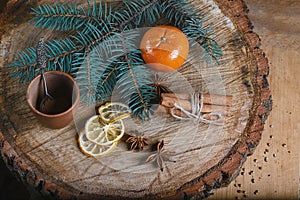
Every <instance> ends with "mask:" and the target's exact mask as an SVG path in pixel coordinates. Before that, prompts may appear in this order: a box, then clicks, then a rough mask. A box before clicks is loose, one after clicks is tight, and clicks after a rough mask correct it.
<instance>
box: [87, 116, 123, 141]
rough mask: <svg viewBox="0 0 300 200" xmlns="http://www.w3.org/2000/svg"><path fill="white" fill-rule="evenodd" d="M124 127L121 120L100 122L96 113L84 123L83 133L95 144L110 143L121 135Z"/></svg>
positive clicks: (117, 139)
mask: <svg viewBox="0 0 300 200" xmlns="http://www.w3.org/2000/svg"><path fill="white" fill-rule="evenodd" d="M124 129H125V128H124V124H123V121H122V120H118V121H115V122H113V123H101V121H100V122H99V118H98V115H94V116H92V117H91V118H90V119H89V120H88V121H87V122H86V124H85V135H86V138H87V139H88V140H89V141H91V142H93V143H95V144H97V145H111V144H112V143H114V142H116V141H119V140H120V139H121V138H122V137H123V135H124Z"/></svg>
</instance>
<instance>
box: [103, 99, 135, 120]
mask: <svg viewBox="0 0 300 200" xmlns="http://www.w3.org/2000/svg"><path fill="white" fill-rule="evenodd" d="M98 112H99V118H100V120H102V121H104V122H106V123H114V122H116V121H118V120H120V119H124V118H126V117H129V116H130V115H131V110H130V108H129V107H128V106H127V105H125V104H123V103H119V102H108V103H106V104H105V105H102V106H100V107H99V108H98Z"/></svg>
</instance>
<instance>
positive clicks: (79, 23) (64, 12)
mask: <svg viewBox="0 0 300 200" xmlns="http://www.w3.org/2000/svg"><path fill="white" fill-rule="evenodd" d="M87 3H88V7H87V10H86V9H85V8H84V7H83V6H77V5H63V4H59V3H56V4H54V6H51V5H49V4H44V5H40V6H38V7H37V8H35V9H32V15H33V18H32V20H31V21H33V22H34V25H35V26H36V27H42V28H44V29H52V30H59V31H66V30H76V29H80V28H82V27H84V26H85V25H86V24H90V23H95V22H99V21H102V22H107V21H110V17H111V15H112V8H111V6H109V5H108V4H107V3H102V2H100V3H99V5H97V2H96V0H94V1H93V3H92V5H91V3H90V1H87Z"/></svg>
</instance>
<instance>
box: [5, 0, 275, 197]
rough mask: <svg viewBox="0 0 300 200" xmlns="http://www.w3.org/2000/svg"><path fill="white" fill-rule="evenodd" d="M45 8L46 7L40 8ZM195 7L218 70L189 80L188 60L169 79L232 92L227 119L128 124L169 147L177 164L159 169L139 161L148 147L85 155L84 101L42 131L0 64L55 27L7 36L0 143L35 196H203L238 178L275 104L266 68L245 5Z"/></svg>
mask: <svg viewBox="0 0 300 200" xmlns="http://www.w3.org/2000/svg"><path fill="white" fill-rule="evenodd" d="M45 2H52V1H50V0H49V1H43V2H41V3H45ZM197 3H198V4H197V5H196V4H195V8H197V9H199V12H203V13H204V12H205V14H206V15H207V16H209V17H208V18H209V19H210V21H209V22H213V23H214V28H215V29H216V36H215V37H216V40H217V41H219V42H220V45H221V47H222V50H223V51H224V56H223V58H222V59H221V64H220V65H218V66H214V67H215V69H216V71H213V70H210V68H204V69H205V70H202V71H201V76H202V77H200V76H199V79H195V78H193V76H191V72H189V70H191V69H193V68H188V67H189V66H191V65H193V64H194V63H188V65H186V66H185V67H183V68H182V70H181V71H179V73H177V74H176V73H175V74H173V75H170V77H168V78H169V79H170V80H171V81H173V83H174V85H175V86H174V87H173V88H172V89H173V90H175V91H186V87H185V84H186V85H187V86H188V85H189V86H190V89H191V91H192V90H196V91H197V92H199V91H201V92H208V93H218V94H223V95H224V94H230V95H231V96H232V97H233V99H232V107H231V109H230V113H229V115H228V117H229V120H228V123H226V124H224V125H223V126H214V125H206V124H195V123H194V122H193V121H187V122H183V121H176V120H174V119H170V118H164V117H162V118H159V117H158V118H154V119H153V120H151V121H149V122H146V123H144V124H139V123H133V124H134V126H132V121H129V122H128V129H129V130H134V129H137V130H142V131H144V132H145V133H148V134H149V135H152V136H153V138H155V139H156V140H162V139H164V140H165V142H166V148H168V149H170V150H172V151H175V155H174V156H173V157H172V160H175V161H176V163H174V162H167V163H166V165H165V166H164V167H165V170H164V171H163V172H161V171H160V170H159V169H158V168H157V166H155V165H151V164H147V163H145V160H146V158H147V157H148V156H149V155H151V153H153V152H151V151H150V149H148V151H143V152H130V151H128V149H127V148H126V145H125V144H124V143H121V144H120V145H119V146H118V147H117V149H116V150H115V151H114V152H113V153H112V154H110V155H109V156H107V157H104V158H101V159H94V158H90V157H86V156H85V155H84V154H82V153H81V152H80V150H79V148H78V145H77V141H76V140H77V134H78V132H79V131H80V130H81V128H80V125H79V124H81V125H82V121H83V122H84V121H85V120H86V118H87V117H88V116H91V115H93V114H94V113H93V112H90V110H93V109H88V108H87V107H85V106H84V105H82V106H81V107H80V110H79V112H78V113H75V115H74V116H75V121H74V123H72V124H70V125H69V126H68V127H66V128H64V129H60V130H50V129H46V128H44V127H43V126H41V125H40V124H38V123H37V121H36V120H35V118H34V116H33V114H32V113H31V112H30V110H29V109H28V106H27V105H26V102H25V95H24V94H25V91H26V85H19V84H17V83H16V82H15V81H14V80H12V79H11V78H10V77H9V76H8V72H7V70H6V68H5V66H6V65H7V64H8V63H9V62H10V61H11V60H12V57H13V55H14V54H15V53H16V52H17V51H18V50H20V49H23V48H25V47H28V46H30V45H31V46H32V45H35V44H36V42H37V40H38V38H39V37H41V36H42V35H43V36H46V38H51V37H52V32H51V31H43V30H41V29H38V30H37V29H36V28H34V27H32V26H31V25H30V24H29V23H27V22H26V21H21V22H19V23H17V25H16V26H15V27H14V28H13V29H12V30H6V31H7V32H6V33H5V34H4V35H3V36H2V41H3V43H2V44H3V45H2V46H1V48H2V49H3V60H2V63H1V66H2V69H1V81H0V88H1V89H0V94H1V99H0V103H1V115H0V117H1V119H0V120H1V122H2V124H1V127H0V128H1V133H0V147H1V155H2V157H3V159H4V161H5V162H6V163H7V165H8V166H9V168H10V169H11V170H12V171H14V172H15V173H16V174H18V176H19V177H20V179H21V180H22V181H24V182H25V183H27V184H29V185H31V186H32V187H34V188H35V189H37V190H38V191H39V192H40V193H41V194H43V195H50V196H54V197H59V198H79V199H90V198H101V197H102V198H103V197H105V198H112V199H114V198H126V199H128V198H144V199H145V198H148V199H154V198H171V199H174V198H179V199H182V198H188V199H189V198H193V197H200V198H204V197H207V196H209V195H210V194H211V190H213V189H216V188H219V187H221V186H226V185H227V184H229V183H230V182H231V181H232V180H234V178H235V177H236V176H237V175H238V174H239V172H240V170H241V167H242V164H243V163H244V161H245V160H246V157H247V156H248V155H249V154H251V153H252V152H253V151H254V149H255V147H256V146H257V145H258V143H259V141H260V139H261V132H262V129H263V125H264V122H265V120H266V118H267V116H268V114H269V112H270V110H271V107H272V101H271V97H270V90H269V87H268V82H267V80H266V77H267V76H268V73H269V72H268V70H269V66H268V62H267V59H266V58H265V56H264V53H263V52H262V50H261V49H260V48H259V46H260V40H259V37H258V36H257V34H255V33H254V32H253V31H252V27H251V23H250V21H249V19H248V17H247V15H246V6H245V4H244V3H243V2H242V1H229V0H228V1H224V0H215V1H212V0H210V1H207V0H205V1H204V0H203V1H202V0H199V1H198V2H197ZM23 15H24V19H25V18H26V17H25V16H27V14H26V13H23ZM204 67H205V66H204ZM195 72H196V71H195ZM216 72H218V73H217V74H216ZM212 77H215V78H213V79H212ZM218 78H220V79H218ZM182 80H188V82H183V81H182ZM208 80H209V81H208ZM218 80H221V81H218ZM220 86H221V87H220ZM133 122H134V121H133ZM162 122H163V123H162ZM130 123H131V125H130ZM182 127H183V128H182Z"/></svg>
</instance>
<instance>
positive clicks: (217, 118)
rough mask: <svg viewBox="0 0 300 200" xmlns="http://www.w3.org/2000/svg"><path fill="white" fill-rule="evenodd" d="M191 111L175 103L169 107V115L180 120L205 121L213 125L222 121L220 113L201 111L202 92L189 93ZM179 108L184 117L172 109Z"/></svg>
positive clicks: (220, 123)
mask: <svg viewBox="0 0 300 200" xmlns="http://www.w3.org/2000/svg"><path fill="white" fill-rule="evenodd" d="M191 107H192V110H191V111H187V110H185V109H184V108H182V107H181V106H180V105H178V104H177V103H175V104H174V107H173V108H172V109H171V115H172V116H173V117H175V118H177V119H180V120H191V119H194V120H197V122H201V123H205V124H214V125H222V124H223V123H222V121H223V119H224V117H223V115H222V114H221V113H217V112H211V113H207V114H203V113H202V108H203V94H202V93H193V94H191ZM175 110H180V111H181V112H182V113H183V114H185V115H186V117H182V116H178V115H177V114H176V113H175V112H174V111H175Z"/></svg>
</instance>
